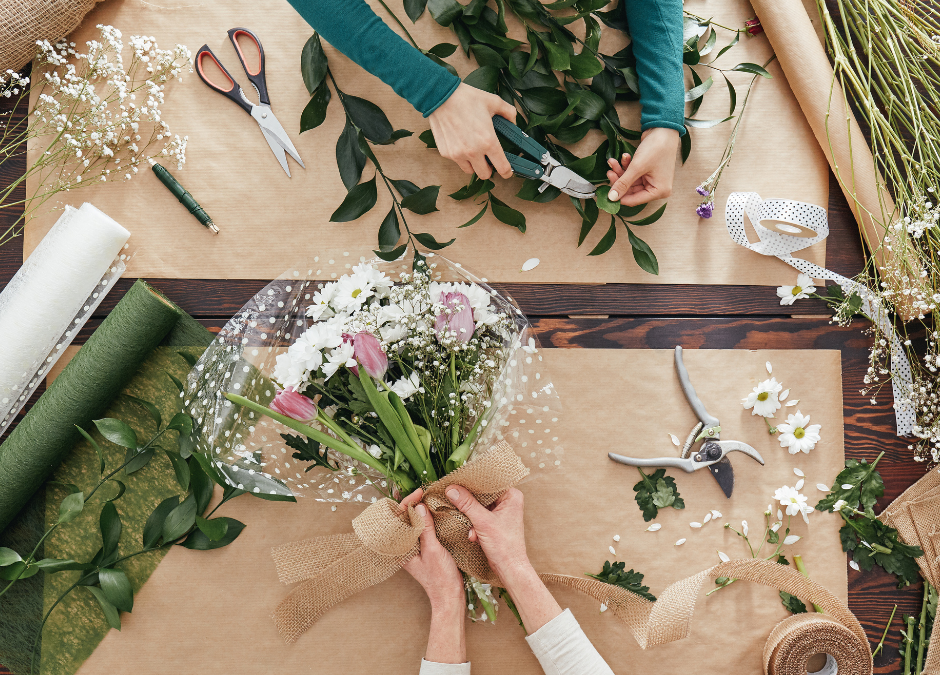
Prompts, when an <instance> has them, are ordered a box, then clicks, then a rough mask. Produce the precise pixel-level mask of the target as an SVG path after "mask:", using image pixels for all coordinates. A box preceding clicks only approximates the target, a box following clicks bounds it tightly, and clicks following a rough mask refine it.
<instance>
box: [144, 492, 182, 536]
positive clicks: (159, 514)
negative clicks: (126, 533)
mask: <svg viewBox="0 0 940 675" xmlns="http://www.w3.org/2000/svg"><path fill="white" fill-rule="evenodd" d="M179 503H180V498H179V497H177V496H173V497H167V498H166V499H164V500H163V501H162V502H160V504H159V505H158V506H157V508H155V509H154V510H153V512H152V513H151V514H150V516H149V517H148V518H147V522H146V524H144V534H143V545H144V548H153V547H154V546H156V545H157V544H158V543H159V541H160V537H161V536H162V535H163V523H164V522H165V521H166V517H167V516H168V515H170V512H171V511H173V509H175V508H176V507H177V506H178V505H179Z"/></svg>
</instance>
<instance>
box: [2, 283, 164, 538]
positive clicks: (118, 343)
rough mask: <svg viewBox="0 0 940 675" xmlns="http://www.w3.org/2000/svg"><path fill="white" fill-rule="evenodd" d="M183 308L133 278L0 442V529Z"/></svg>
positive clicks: (130, 375) (147, 354) (27, 498)
mask: <svg viewBox="0 0 940 675" xmlns="http://www.w3.org/2000/svg"><path fill="white" fill-rule="evenodd" d="M181 314H182V312H181V311H180V309H179V308H178V307H176V305H174V304H173V303H172V302H170V301H169V300H167V299H166V298H164V297H163V296H162V295H161V294H160V293H159V292H158V291H156V290H155V289H153V288H151V287H150V286H149V285H148V284H147V283H146V282H144V281H141V280H138V281H137V283H135V284H134V285H133V286H132V287H131V289H130V290H129V291H128V292H127V294H126V295H125V296H124V297H123V298H122V299H121V301H120V302H119V303H118V304H117V306H116V307H115V308H114V309H113V310H112V311H111V313H110V314H109V315H108V317H107V318H106V319H105V320H104V322H102V324H101V326H99V327H98V330H96V331H95V332H94V334H93V335H92V336H91V337H90V338H89V339H88V342H86V343H85V344H84V345H83V346H82V348H81V349H80V350H79V351H78V353H77V354H76V355H75V358H73V359H72V361H71V362H70V363H69V364H68V365H67V366H66V367H65V369H63V371H62V372H61V373H60V374H59V376H58V377H57V378H56V379H55V380H54V381H53V383H52V384H51V385H49V388H48V389H47V390H46V391H45V393H44V394H43V395H42V396H41V397H40V398H39V400H38V401H37V402H36V404H35V405H34V406H33V407H32V408H31V409H30V411H29V412H28V413H26V415H25V416H24V417H23V419H22V420H20V423H19V424H18V425H17V427H16V428H15V429H14V430H13V431H12V432H11V433H10V435H9V436H8V437H7V440H6V441H5V442H4V443H3V445H0V531H2V530H3V529H4V528H5V527H6V526H7V525H8V524H9V522H10V521H11V520H12V519H13V518H14V516H16V514H17V513H18V512H19V510H20V509H21V508H23V506H24V505H25V504H26V502H27V501H28V500H29V498H30V497H32V496H33V494H34V493H35V492H36V490H38V489H39V488H40V486H41V485H42V484H43V482H44V481H45V480H46V478H48V476H49V475H50V474H51V473H52V472H53V471H54V470H55V468H56V467H57V466H58V465H59V463H60V462H61V461H62V459H63V458H64V457H65V456H66V454H67V453H68V452H69V451H70V450H71V449H72V447H73V446H74V445H75V443H76V441H78V439H79V438H80V435H79V433H78V431H77V430H76V428H75V425H79V426H81V427H83V428H87V426H88V425H89V424H90V422H91V421H92V420H94V419H98V418H99V417H101V416H102V414H103V413H104V411H105V410H107V408H108V406H109V405H110V404H111V401H112V400H113V399H114V397H115V396H117V395H118V393H120V391H121V390H122V389H123V388H124V386H125V385H126V384H127V382H128V380H130V378H131V377H133V375H134V373H135V372H136V371H137V368H138V366H140V364H141V362H143V360H144V359H146V358H147V357H148V356H150V354H151V353H152V352H153V349H154V348H155V347H156V346H157V345H158V344H160V341H161V340H163V338H164V337H165V336H166V335H167V333H169V332H170V330H171V329H173V328H174V326H176V323H177V321H178V319H179V318H180V316H181Z"/></svg>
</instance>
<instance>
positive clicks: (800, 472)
mask: <svg viewBox="0 0 940 675" xmlns="http://www.w3.org/2000/svg"><path fill="white" fill-rule="evenodd" d="M793 473H795V474H796V475H797V476H801V477H802V476H805V475H806V474H805V473H803V472H802V471H800V470H799V469H793Z"/></svg>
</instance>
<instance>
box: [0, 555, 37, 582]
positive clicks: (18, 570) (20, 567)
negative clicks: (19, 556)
mask: <svg viewBox="0 0 940 675" xmlns="http://www.w3.org/2000/svg"><path fill="white" fill-rule="evenodd" d="M37 574H39V567H37V566H36V565H30V566H28V567H27V565H26V563H25V562H24V561H22V560H20V561H18V562H15V563H13V564H12V565H8V566H7V567H0V579H3V580H4V581H13V580H14V579H16V580H17V581H22V580H23V579H29V578H30V577H32V576H35V575H37Z"/></svg>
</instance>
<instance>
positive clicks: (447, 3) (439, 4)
mask: <svg viewBox="0 0 940 675" xmlns="http://www.w3.org/2000/svg"><path fill="white" fill-rule="evenodd" d="M427 8H428V12H429V13H430V14H431V17H432V18H433V19H434V20H435V21H437V22H438V23H439V24H440V25H442V26H449V25H450V24H452V23H453V22H454V19H456V18H457V17H458V16H460V15H461V14H463V5H461V4H460V3H458V2H456V0H428V3H427Z"/></svg>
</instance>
